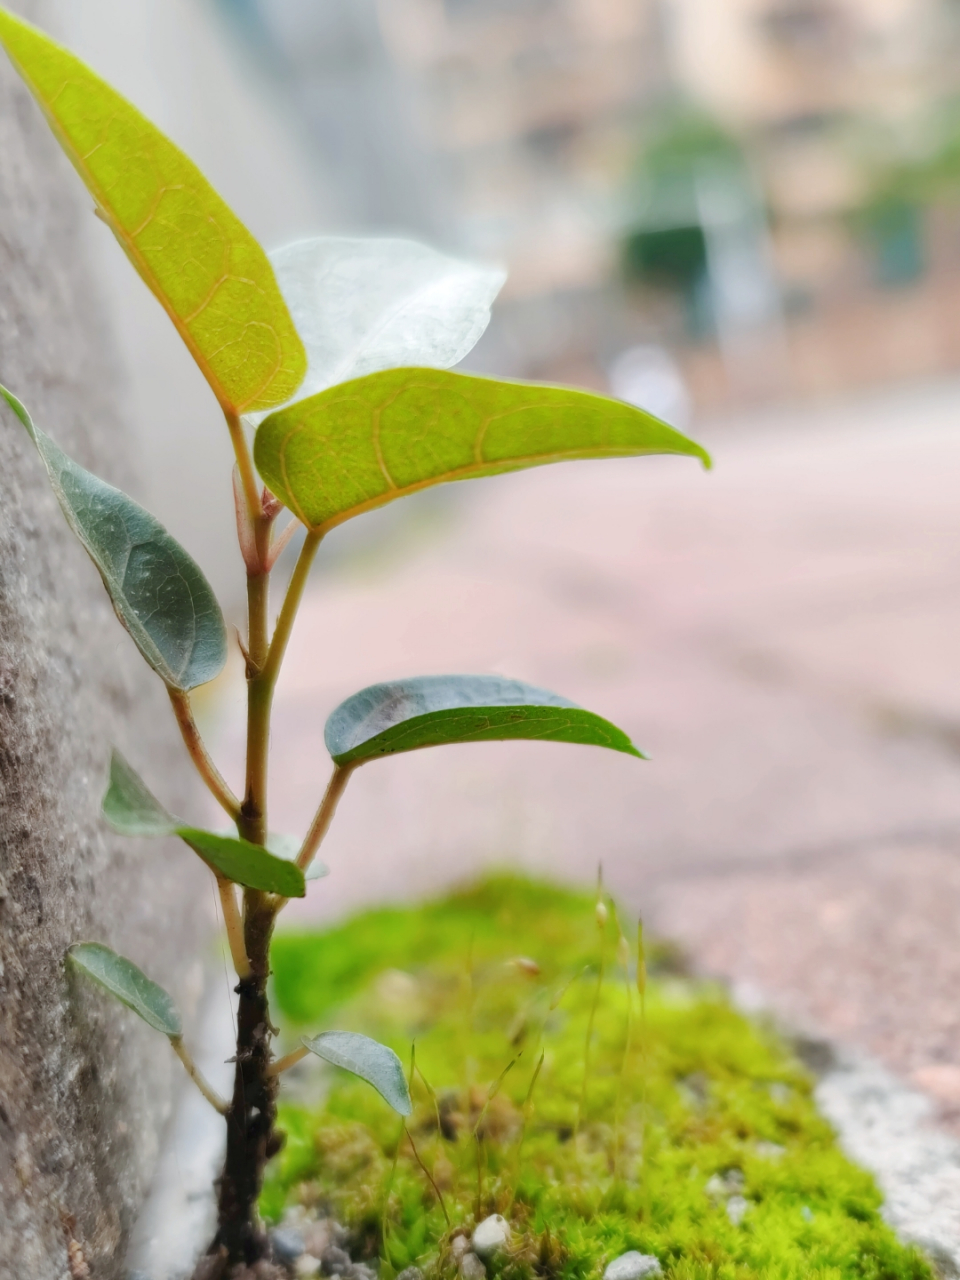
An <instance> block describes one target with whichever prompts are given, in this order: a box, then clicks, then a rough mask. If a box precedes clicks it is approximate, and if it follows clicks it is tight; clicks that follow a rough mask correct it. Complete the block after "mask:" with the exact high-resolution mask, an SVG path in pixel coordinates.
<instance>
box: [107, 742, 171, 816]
mask: <svg viewBox="0 0 960 1280" xmlns="http://www.w3.org/2000/svg"><path fill="white" fill-rule="evenodd" d="M102 809H103V816H104V817H105V818H106V820H107V822H109V824H110V826H111V827H113V829H114V831H119V832H120V834H121V835H125V836H169V835H173V834H174V833H175V832H176V830H177V820H176V818H175V817H174V816H173V815H172V814H170V813H168V812H167V810H166V809H165V808H164V807H163V805H162V804H161V803H160V801H159V800H157V799H156V797H155V796H153V795H152V794H151V793H150V791H149V790H148V789H147V787H146V785H145V783H144V782H143V780H142V779H141V778H140V776H139V774H137V773H135V772H134V770H133V769H132V768H131V767H130V765H128V764H127V762H126V760H124V758H123V756H122V755H121V754H120V752H119V751H117V749H116V748H114V750H113V754H112V755H111V757H110V785H109V787H108V788H107V794H106V795H105V796H104V797H103V805H102Z"/></svg>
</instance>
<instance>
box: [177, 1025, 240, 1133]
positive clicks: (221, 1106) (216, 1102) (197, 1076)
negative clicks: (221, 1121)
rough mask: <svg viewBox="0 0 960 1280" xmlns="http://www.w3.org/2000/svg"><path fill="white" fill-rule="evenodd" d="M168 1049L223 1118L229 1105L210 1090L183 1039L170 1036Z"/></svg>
mask: <svg viewBox="0 0 960 1280" xmlns="http://www.w3.org/2000/svg"><path fill="white" fill-rule="evenodd" d="M170 1047H171V1048H172V1049H173V1052H174V1053H175V1054H176V1055H177V1057H178V1058H179V1059H180V1061H181V1062H182V1063H183V1065H184V1067H185V1068H186V1071H187V1075H188V1076H189V1077H190V1079H191V1080H192V1081H193V1083H194V1084H195V1085H196V1086H197V1088H198V1089H199V1090H200V1092H201V1093H202V1094H203V1096H204V1097H205V1098H206V1100H207V1101H208V1102H209V1103H210V1105H211V1107H213V1109H214V1110H215V1111H219V1112H220V1114H221V1115H222V1116H225V1115H226V1114H227V1113H228V1112H229V1110H230V1104H229V1103H228V1102H226V1101H225V1100H224V1099H223V1098H221V1097H220V1095H219V1093H217V1091H216V1090H215V1089H213V1088H211V1087H210V1085H209V1084H208V1083H207V1081H206V1079H205V1078H204V1076H203V1075H202V1074H201V1072H200V1070H199V1068H198V1067H197V1064H196V1063H195V1062H194V1060H193V1058H192V1057H191V1056H190V1052H189V1050H188V1049H187V1046H186V1045H185V1044H184V1043H183V1037H182V1036H171V1037H170Z"/></svg>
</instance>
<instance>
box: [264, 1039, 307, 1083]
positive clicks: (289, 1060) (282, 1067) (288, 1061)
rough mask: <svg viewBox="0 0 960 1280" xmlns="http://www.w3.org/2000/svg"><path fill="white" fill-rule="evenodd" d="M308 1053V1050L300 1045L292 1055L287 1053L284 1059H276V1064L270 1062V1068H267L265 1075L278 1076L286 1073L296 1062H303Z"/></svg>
mask: <svg viewBox="0 0 960 1280" xmlns="http://www.w3.org/2000/svg"><path fill="white" fill-rule="evenodd" d="M309 1052H310V1050H309V1049H307V1048H305V1047H304V1046H302V1045H301V1047H300V1048H299V1049H294V1051H293V1052H292V1053H288V1054H287V1055H286V1057H283V1058H278V1059H277V1060H276V1062H271V1063H270V1066H269V1067H267V1075H268V1076H278V1075H279V1074H280V1072H281V1071H286V1070H288V1068H290V1067H295V1066H296V1065H297V1063H298V1062H302V1061H303V1060H304V1058H305V1057H306V1056H307V1054H308V1053H309Z"/></svg>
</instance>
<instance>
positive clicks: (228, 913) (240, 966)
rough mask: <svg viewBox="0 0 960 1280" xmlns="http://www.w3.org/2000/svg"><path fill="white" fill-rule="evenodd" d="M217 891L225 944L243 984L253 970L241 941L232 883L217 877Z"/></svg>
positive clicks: (239, 920)
mask: <svg viewBox="0 0 960 1280" xmlns="http://www.w3.org/2000/svg"><path fill="white" fill-rule="evenodd" d="M217 891H218V893H219V894H220V906H221V907H222V908H223V923H224V927H225V928H226V931H227V942H228V943H229V944H230V955H231V956H232V957H233V967H234V969H236V971H237V977H238V978H239V979H240V981H241V982H244V981H245V980H246V979H247V978H249V977H250V975H251V974H252V972H253V970H252V969H251V968H250V961H249V959H248V958H247V944H246V943H245V942H244V940H243V920H242V919H241V918H240V908H239V907H238V906H237V895H236V893H235V892H234V889H233V881H232V880H228V879H227V878H226V877H225V876H217Z"/></svg>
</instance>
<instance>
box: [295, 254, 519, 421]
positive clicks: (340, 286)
mask: <svg viewBox="0 0 960 1280" xmlns="http://www.w3.org/2000/svg"><path fill="white" fill-rule="evenodd" d="M270 261H271V263H272V264H273V269H274V271H275V272H276V275H277V281H278V283H279V285H280V290H281V292H282V293H283V296H284V298H285V299H286V303H287V306H288V308H289V309H290V313H291V315H292V316H293V319H294V322H295V324H296V326H297V331H298V333H299V334H300V337H301V338H302V339H303V342H304V345H305V347H306V349H307V359H308V361H309V368H308V371H307V376H306V378H305V379H304V380H303V383H302V384H301V386H300V388H299V391H298V396H297V398H298V399H300V400H303V399H305V398H306V397H307V396H312V395H315V394H316V393H317V392H318V391H323V390H324V389H325V388H326V387H332V386H334V385H336V384H337V383H338V382H346V381H347V380H348V379H349V378H359V377H361V376H362V375H363V374H367V373H374V372H376V371H377V370H379V369H394V368H397V367H398V366H400V365H427V366H428V367H430V368H432V369H447V368H449V367H450V366H451V365H454V364H457V363H458V362H459V361H460V360H462V359H463V357H464V356H465V355H466V354H467V352H468V351H470V349H471V348H472V347H473V346H474V345H475V344H476V342H477V340H478V339H479V337H480V335H481V334H482V333H483V331H484V329H486V327H487V325H488V324H489V323H490V306H491V304H492V302H493V300H494V298H495V297H496V296H497V294H498V293H499V292H500V289H501V288H502V286H503V282H504V280H505V279H506V273H505V272H503V271H501V270H500V269H499V268H494V267H484V266H480V265H479V264H477V263H473V262H460V261H458V260H457V259H456V258H448V257H446V256H445V255H444V254H442V253H437V252H436V250H435V249H429V248H427V246H426V245H422V244H417V243H415V242H414V241H412V240H370V239H368V240H352V239H348V238H345V237H341V236H321V237H319V238H318V239H315V240H302V241H300V242H299V243H297V244H291V245H287V246H286V247H285V248H283V249H279V250H276V251H275V252H273V253H271V254H270Z"/></svg>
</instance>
